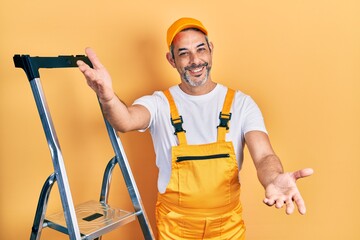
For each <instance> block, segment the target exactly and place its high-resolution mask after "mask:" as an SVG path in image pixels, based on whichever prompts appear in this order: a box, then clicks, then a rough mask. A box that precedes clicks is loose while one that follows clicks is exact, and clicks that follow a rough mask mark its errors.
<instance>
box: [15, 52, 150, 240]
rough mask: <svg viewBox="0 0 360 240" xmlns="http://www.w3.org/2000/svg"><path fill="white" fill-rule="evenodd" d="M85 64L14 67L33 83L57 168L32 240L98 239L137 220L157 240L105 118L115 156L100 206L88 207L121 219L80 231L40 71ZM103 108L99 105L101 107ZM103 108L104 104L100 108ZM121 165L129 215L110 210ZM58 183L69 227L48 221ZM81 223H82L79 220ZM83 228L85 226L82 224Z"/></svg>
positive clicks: (66, 60)
mask: <svg viewBox="0 0 360 240" xmlns="http://www.w3.org/2000/svg"><path fill="white" fill-rule="evenodd" d="M77 60H83V61H85V62H87V63H88V64H89V65H90V66H91V62H90V61H89V59H88V58H87V57H85V56H80V55H77V56H59V57H30V56H29V55H15V56H14V63H15V67H19V68H22V69H23V70H24V71H25V73H26V75H27V77H28V80H29V81H30V85H31V89H32V92H33V95H34V98H35V102H36V106H37V109H38V112H39V115H40V119H41V122H42V126H43V129H44V132H45V135H46V139H47V143H48V147H49V149H50V153H51V158H52V163H53V167H54V173H52V174H51V175H50V176H49V177H48V179H47V180H46V181H45V183H44V185H43V188H42V190H41V193H40V197H39V202H38V206H37V210H36V214H35V218H34V223H33V227H32V232H31V236H30V239H31V240H39V239H40V236H41V230H42V229H43V228H45V227H50V228H53V229H55V230H58V231H60V232H63V233H66V234H68V235H69V238H70V239H71V240H84V239H86V240H90V239H99V238H101V236H102V235H103V234H105V233H107V232H109V231H112V230H113V229H115V228H117V227H119V226H121V225H123V224H126V223H128V222H130V221H132V220H134V219H136V218H135V216H136V217H137V219H138V221H139V223H140V226H141V230H142V232H143V235H144V238H145V239H154V235H153V233H152V230H151V226H150V224H149V221H148V218H147V216H146V213H145V210H144V207H143V204H142V201H141V197H140V193H139V191H138V189H137V186H136V183H135V179H134V177H133V174H132V171H131V168H130V165H129V162H128V159H127V157H126V155H125V151H124V149H123V146H122V144H121V141H120V138H119V137H118V136H117V134H116V131H115V130H114V129H113V127H112V126H111V125H110V123H109V122H108V121H107V120H106V118H105V117H104V116H103V117H104V121H105V125H106V129H107V132H108V135H109V138H110V141H111V144H112V147H113V150H114V153H115V156H114V157H113V158H112V159H111V160H110V161H109V163H108V165H107V166H106V169H105V172H104V176H103V183H102V187H101V194H100V200H99V204H98V205H97V206H95V205H94V203H92V202H90V203H89V206H95V208H96V209H97V211H101V212H102V213H103V214H102V215H104V216H105V217H106V216H107V215H111V214H109V213H110V211H111V213H113V212H114V211H116V213H117V214H116V215H119V216H120V215H121V218H119V219H115V220H113V219H111V221H107V222H111V224H108V225H107V226H101V227H100V228H99V229H97V230H96V231H95V232H92V233H89V234H88V233H86V234H84V233H81V232H80V231H81V229H80V227H79V216H77V215H79V214H78V213H77V212H76V208H75V206H74V203H73V200H72V195H71V191H70V185H69V182H68V178H67V174H66V169H65V164H64V160H63V157H62V153H61V148H60V144H59V141H58V138H57V135H56V131H55V128H54V126H53V122H52V118H51V115H50V111H49V108H48V106H47V102H46V99H45V95H44V92H43V89H42V86H41V81H40V75H39V72H38V69H39V68H64V67H77V65H76V61H77ZM99 104H100V103H99ZM100 107H101V104H100ZM115 165H118V166H119V167H120V170H121V173H122V175H123V178H124V181H125V184H126V186H127V190H128V192H129V195H130V198H131V201H132V204H133V207H134V212H133V213H131V212H130V213H128V212H125V211H122V210H113V209H111V208H110V206H108V195H109V187H110V182H111V175H112V171H113V169H114V167H115ZM55 182H57V185H58V189H59V192H60V198H61V202H62V208H63V215H64V221H65V224H63V225H66V226H63V225H61V224H57V223H55V222H53V221H52V220H49V219H46V216H45V215H46V208H47V204H48V199H49V195H50V192H51V189H52V187H53V185H54V183H55ZM80 221H81V219H80ZM81 224H82V223H81Z"/></svg>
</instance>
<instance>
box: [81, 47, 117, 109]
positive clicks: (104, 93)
mask: <svg viewBox="0 0 360 240" xmlns="http://www.w3.org/2000/svg"><path fill="white" fill-rule="evenodd" d="M85 53H86V55H87V56H88V58H89V60H90V61H91V63H92V65H93V68H91V67H90V66H89V65H87V64H86V63H84V62H83V61H81V60H79V61H77V65H78V67H79V69H80V71H81V72H82V73H83V74H84V76H85V78H86V81H87V84H88V85H89V86H90V87H91V88H92V89H93V90H94V91H95V93H96V95H97V96H98V98H99V101H100V103H102V104H104V103H107V102H110V101H111V100H112V99H113V98H114V97H116V96H115V93H114V90H113V88H112V81H111V77H110V75H109V73H108V71H107V70H106V68H105V67H104V66H103V65H102V64H101V62H100V60H99V58H98V57H97V56H96V54H95V52H94V50H92V49H91V48H86V49H85Z"/></svg>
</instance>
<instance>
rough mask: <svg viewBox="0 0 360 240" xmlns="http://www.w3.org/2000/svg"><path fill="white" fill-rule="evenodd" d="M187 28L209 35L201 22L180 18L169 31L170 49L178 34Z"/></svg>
mask: <svg viewBox="0 0 360 240" xmlns="http://www.w3.org/2000/svg"><path fill="white" fill-rule="evenodd" d="M187 28H197V29H199V30H200V31H202V32H203V33H204V34H205V35H207V34H208V32H207V30H206V28H205V27H204V25H203V24H202V23H201V22H200V21H199V20H196V19H194V18H180V19H178V20H177V21H175V22H174V23H173V24H172V25H171V26H170V27H169V29H168V31H167V37H166V41H167V45H168V47H169V49H170V46H171V43H172V41H173V40H174V37H175V36H176V34H178V33H179V32H181V31H182V30H184V29H187Z"/></svg>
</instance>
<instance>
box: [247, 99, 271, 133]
mask: <svg viewBox="0 0 360 240" xmlns="http://www.w3.org/2000/svg"><path fill="white" fill-rule="evenodd" d="M250 131H261V132H265V133H267V130H266V127H265V123H264V118H263V115H262V113H261V111H260V108H259V107H258V105H257V104H256V103H255V101H254V100H253V99H252V98H251V97H250V96H247V97H246V99H245V102H244V121H243V132H244V135H245V134H246V133H247V132H250Z"/></svg>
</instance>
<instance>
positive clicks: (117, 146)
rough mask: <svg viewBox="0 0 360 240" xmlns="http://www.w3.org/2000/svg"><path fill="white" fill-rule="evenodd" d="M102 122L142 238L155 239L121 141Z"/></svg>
mask: <svg viewBox="0 0 360 240" xmlns="http://www.w3.org/2000/svg"><path fill="white" fill-rule="evenodd" d="M100 106H101V104H100ZM101 112H103V111H101ZM104 121H105V125H106V129H107V131H108V135H109V137H110V141H111V143H112V146H113V149H114V152H115V154H116V160H117V162H118V164H119V166H120V169H121V172H122V175H123V177H124V180H125V184H126V186H127V190H128V192H129V195H130V198H131V201H132V203H133V206H134V209H135V211H136V212H137V217H138V220H139V222H140V227H141V230H142V232H143V234H144V237H145V239H155V237H154V234H153V232H152V229H151V227H150V225H149V220H148V218H147V215H146V213H145V210H144V208H143V204H142V200H141V197H140V193H139V190H138V188H137V185H136V183H135V179H134V176H133V174H132V171H131V168H130V165H129V161H128V159H127V157H126V154H125V150H124V148H123V145H122V143H121V140H120V138H119V136H118V135H117V134H116V131H115V129H114V128H113V127H112V126H111V125H110V123H109V122H108V121H107V120H106V118H105V117H104Z"/></svg>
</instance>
